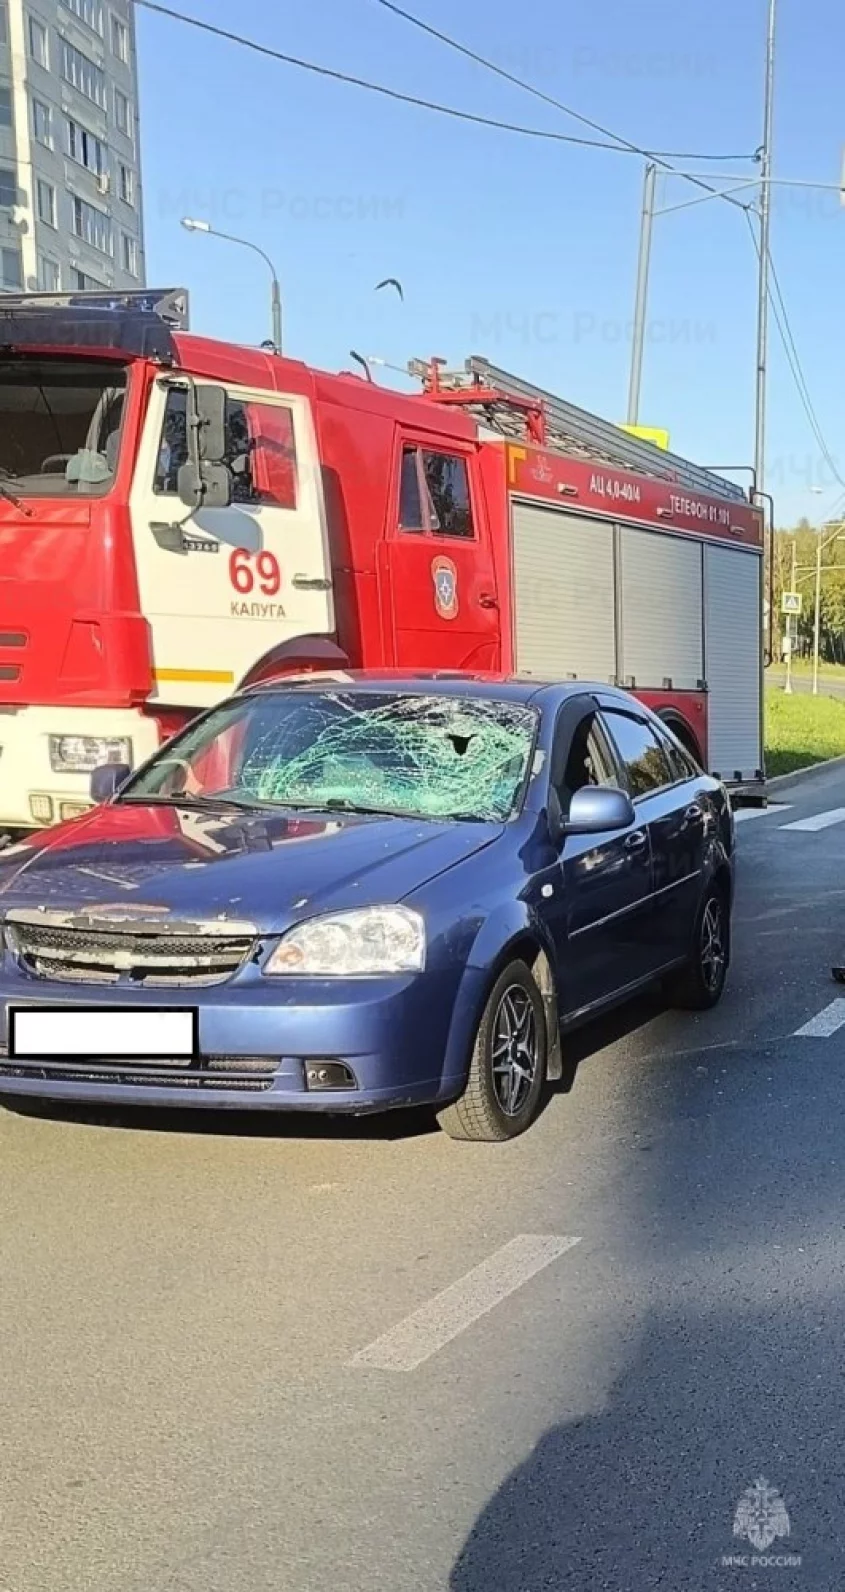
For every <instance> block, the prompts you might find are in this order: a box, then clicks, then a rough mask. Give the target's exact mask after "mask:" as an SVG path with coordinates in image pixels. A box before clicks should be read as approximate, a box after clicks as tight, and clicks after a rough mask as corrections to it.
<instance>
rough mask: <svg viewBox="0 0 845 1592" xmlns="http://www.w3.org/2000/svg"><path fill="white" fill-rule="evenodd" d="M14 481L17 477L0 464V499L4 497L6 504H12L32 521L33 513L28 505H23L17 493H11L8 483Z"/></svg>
mask: <svg viewBox="0 0 845 1592" xmlns="http://www.w3.org/2000/svg"><path fill="white" fill-rule="evenodd" d="M16 480H17V476H14V475H13V474H12V472H11V470H7V469H6V468H5V466H4V465H2V464H0V497H4V498H5V499H6V501H7V503H14V505H15V508H16V509H20V511H21V513H22V514H26V516H27V518H28V519H32V514H33V511H32V509H31V508H30V507H29V504H28V503H24V500H23V498H20V497H18V494H17V492H13V491H12V488H11V487H10V486H9V484H8V483H9V482H10V481H16Z"/></svg>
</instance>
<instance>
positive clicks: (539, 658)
mask: <svg viewBox="0 0 845 1592" xmlns="http://www.w3.org/2000/svg"><path fill="white" fill-rule="evenodd" d="M613 535H614V532H613V526H612V525H609V524H607V522H606V521H603V520H589V519H582V518H580V517H578V516H577V515H573V514H562V513H560V512H559V511H558V510H556V509H547V508H537V507H535V506H534V505H533V504H527V503H514V505H513V566H514V567H513V592H514V631H515V656H516V667H517V670H518V672H519V673H520V674H533V675H537V676H539V677H543V676H545V677H548V678H550V679H561V678H565V676H566V675H570V674H574V675H578V677H579V678H580V679H582V680H597V681H601V682H605V681H608V680H612V679H614V678H615V677H616V616H615V581H614V555H613Z"/></svg>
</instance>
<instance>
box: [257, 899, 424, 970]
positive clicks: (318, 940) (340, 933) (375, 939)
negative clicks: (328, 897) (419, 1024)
mask: <svg viewBox="0 0 845 1592" xmlns="http://www.w3.org/2000/svg"><path fill="white" fill-rule="evenodd" d="M424 966H425V924H424V923H423V920H422V918H421V917H420V915H419V913H418V912H411V911H409V910H408V909H407V908H406V907H394V906H389V907H362V908H361V909H359V910H358V911H356V912H338V913H337V914H335V915H333V916H331V917H324V918H312V919H311V920H310V922H308V923H300V924H299V925H298V927H297V928H295V929H291V930H290V931H289V933H287V934H286V935H285V937H284V939H283V940H281V941H280V943H279V944H278V945H277V947H276V949H275V951H274V952H273V954H272V956H271V957H270V960H269V961H268V962H267V964H266V966H265V969H264V971H265V973H271V974H276V975H278V974H294V975H296V974H299V975H305V976H306V977H310V978H356V977H360V976H368V975H369V976H372V975H374V974H379V973H420V972H422V969H423V968H424Z"/></svg>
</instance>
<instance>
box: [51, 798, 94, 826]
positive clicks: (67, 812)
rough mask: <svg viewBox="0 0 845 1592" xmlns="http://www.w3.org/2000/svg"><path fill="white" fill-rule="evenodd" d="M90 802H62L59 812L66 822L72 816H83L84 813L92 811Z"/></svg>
mask: <svg viewBox="0 0 845 1592" xmlns="http://www.w3.org/2000/svg"><path fill="white" fill-rule="evenodd" d="M90 811H91V803H90V802H62V805H61V807H60V808H59V813H60V815H61V817H62V819H63V820H64V821H65V822H69V821H70V819H71V818H81V817H82V815H83V813H90Z"/></svg>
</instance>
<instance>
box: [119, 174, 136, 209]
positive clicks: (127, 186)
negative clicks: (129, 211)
mask: <svg viewBox="0 0 845 1592" xmlns="http://www.w3.org/2000/svg"><path fill="white" fill-rule="evenodd" d="M120 197H121V199H122V200H123V203H124V204H125V205H134V203H135V173H134V171H133V170H132V167H131V166H123V165H121V167H120Z"/></svg>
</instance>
